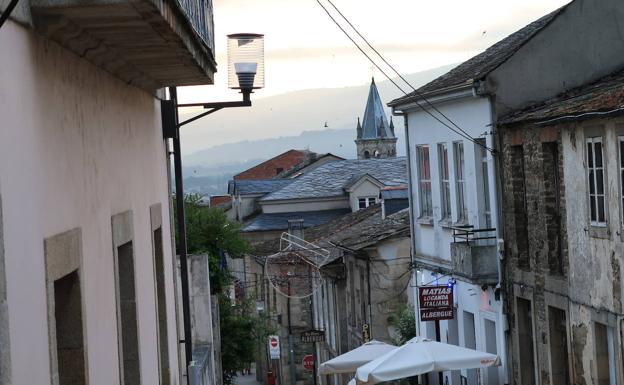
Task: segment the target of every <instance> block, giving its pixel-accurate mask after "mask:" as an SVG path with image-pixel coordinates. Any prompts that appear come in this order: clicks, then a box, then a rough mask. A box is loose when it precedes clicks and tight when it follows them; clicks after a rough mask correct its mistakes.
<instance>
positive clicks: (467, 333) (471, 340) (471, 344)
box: [428, 310, 478, 385]
mask: <svg viewBox="0 0 624 385" xmlns="http://www.w3.org/2000/svg"><path fill="white" fill-rule="evenodd" d="M428 323H432V322H428ZM464 347H466V348H468V349H476V348H477V337H476V330H475V319H474V314H473V313H470V312H467V311H465V310H464ZM477 377H478V376H477V369H468V370H467V371H466V380H467V383H468V384H469V385H477V381H478V380H477Z"/></svg>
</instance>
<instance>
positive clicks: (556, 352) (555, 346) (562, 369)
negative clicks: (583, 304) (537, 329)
mask: <svg viewBox="0 0 624 385" xmlns="http://www.w3.org/2000/svg"><path fill="white" fill-rule="evenodd" d="M548 333H549V334H550V366H551V368H550V374H551V378H552V381H553V382H552V383H553V384H569V383H570V378H569V377H570V376H569V371H568V370H569V369H568V325H567V323H566V314H565V311H563V310H561V309H557V308H555V307H552V306H549V307H548Z"/></svg>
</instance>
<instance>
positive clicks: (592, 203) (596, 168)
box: [587, 137, 607, 226]
mask: <svg viewBox="0 0 624 385" xmlns="http://www.w3.org/2000/svg"><path fill="white" fill-rule="evenodd" d="M587 179H588V183H589V218H590V221H591V224H592V225H593V226H605V225H606V223H607V214H606V196H605V189H604V163H603V152H602V137H593V138H587Z"/></svg>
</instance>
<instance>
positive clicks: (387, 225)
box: [252, 204, 409, 263]
mask: <svg viewBox="0 0 624 385" xmlns="http://www.w3.org/2000/svg"><path fill="white" fill-rule="evenodd" d="M304 223H305V222H304ZM393 236H409V210H407V209H405V210H401V211H399V212H397V213H395V214H392V215H388V216H386V218H385V219H382V218H381V205H379V204H376V205H372V206H369V207H368V208H366V209H363V210H358V211H355V212H353V213H349V214H346V215H343V216H340V217H338V218H336V219H334V220H332V221H329V222H327V223H325V224H323V225H320V226H315V227H312V228H308V229H306V231H305V239H306V241H308V242H311V243H315V244H317V245H318V246H319V247H325V248H327V250H329V251H330V252H331V257H330V258H329V260H328V261H327V263H330V262H331V261H332V260H334V259H335V258H337V257H339V256H340V252H339V251H340V248H336V247H335V246H332V244H334V245H339V246H342V247H345V248H348V249H351V250H354V251H357V250H361V249H363V248H365V247H368V246H371V245H373V244H375V243H377V242H379V241H382V240H384V239H387V238H389V237H393ZM330 242H331V244H330ZM252 250H253V252H254V253H255V254H256V255H258V256H267V255H271V254H274V253H276V252H277V251H279V239H272V240H268V241H263V242H258V243H255V244H253V245H252Z"/></svg>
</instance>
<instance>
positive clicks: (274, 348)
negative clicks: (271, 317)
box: [269, 336, 280, 360]
mask: <svg viewBox="0 0 624 385" xmlns="http://www.w3.org/2000/svg"><path fill="white" fill-rule="evenodd" d="M269 355H270V356H271V359H272V360H279V358H280V343H279V336H269Z"/></svg>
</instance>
